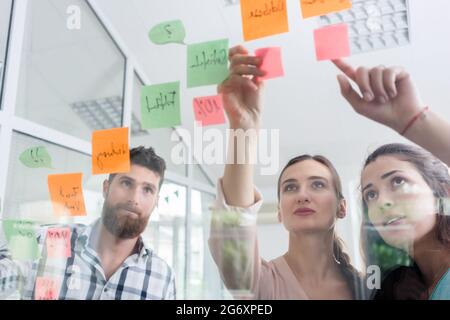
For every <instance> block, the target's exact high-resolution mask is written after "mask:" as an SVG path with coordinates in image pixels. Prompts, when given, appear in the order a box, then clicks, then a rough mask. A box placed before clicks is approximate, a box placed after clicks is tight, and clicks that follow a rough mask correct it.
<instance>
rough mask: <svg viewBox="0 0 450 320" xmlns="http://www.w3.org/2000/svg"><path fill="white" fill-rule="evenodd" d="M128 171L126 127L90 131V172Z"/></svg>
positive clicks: (128, 158)
mask: <svg viewBox="0 0 450 320" xmlns="http://www.w3.org/2000/svg"><path fill="white" fill-rule="evenodd" d="M129 171H130V150H129V143H128V128H114V129H107V130H97V131H94V132H93V133H92V173H93V174H105V173H121V172H129Z"/></svg>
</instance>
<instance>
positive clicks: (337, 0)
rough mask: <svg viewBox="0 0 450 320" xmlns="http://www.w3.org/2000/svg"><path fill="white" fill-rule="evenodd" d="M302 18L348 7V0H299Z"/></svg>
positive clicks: (349, 2)
mask: <svg viewBox="0 0 450 320" xmlns="http://www.w3.org/2000/svg"><path fill="white" fill-rule="evenodd" d="M300 6H301V7H302V15H303V18H310V17H317V16H321V15H324V14H328V13H331V12H337V11H341V10H345V9H350V8H351V7H352V3H351V1H350V0H300Z"/></svg>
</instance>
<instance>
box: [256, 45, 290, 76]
mask: <svg viewBox="0 0 450 320" xmlns="http://www.w3.org/2000/svg"><path fill="white" fill-rule="evenodd" d="M255 55H256V56H257V57H261V58H262V59H263V61H262V64H261V66H260V68H261V69H262V70H264V71H266V72H267V73H266V75H265V76H263V77H260V78H261V79H264V80H266V79H272V78H277V77H282V76H284V70H283V63H282V62H281V60H282V59H281V48H280V47H272V48H261V49H258V50H256V51H255Z"/></svg>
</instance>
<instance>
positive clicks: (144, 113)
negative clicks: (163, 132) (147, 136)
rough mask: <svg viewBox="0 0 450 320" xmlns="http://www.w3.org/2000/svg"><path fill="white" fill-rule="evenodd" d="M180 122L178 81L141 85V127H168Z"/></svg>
mask: <svg viewBox="0 0 450 320" xmlns="http://www.w3.org/2000/svg"><path fill="white" fill-rule="evenodd" d="M180 124H181V111H180V82H169V83H162V84H155V85H151V86H144V87H142V91H141V125H142V128H144V129H154V128H169V127H174V126H177V125H180Z"/></svg>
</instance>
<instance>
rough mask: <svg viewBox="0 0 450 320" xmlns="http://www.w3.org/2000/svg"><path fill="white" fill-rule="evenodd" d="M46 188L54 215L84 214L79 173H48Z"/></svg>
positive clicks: (80, 175)
mask: <svg viewBox="0 0 450 320" xmlns="http://www.w3.org/2000/svg"><path fill="white" fill-rule="evenodd" d="M48 190H49V192H50V199H51V201H52V206H53V212H54V214H55V215H57V216H85V215H86V209H85V206H84V197H83V189H82V174H81V173H68V174H51V175H49V176H48Z"/></svg>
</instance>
